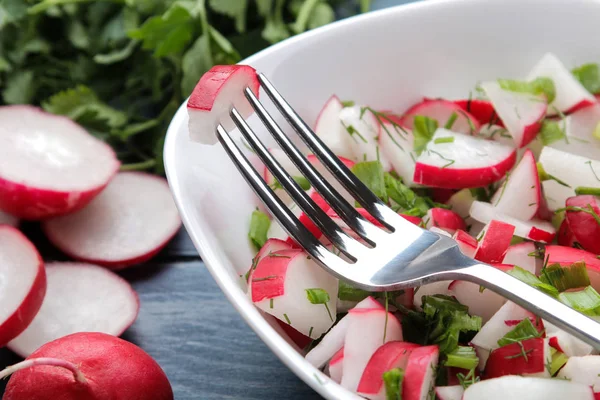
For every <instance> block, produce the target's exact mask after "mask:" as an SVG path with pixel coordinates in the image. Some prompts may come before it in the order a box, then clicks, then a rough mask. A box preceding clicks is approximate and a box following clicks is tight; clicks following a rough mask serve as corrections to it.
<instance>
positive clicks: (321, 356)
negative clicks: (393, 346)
mask: <svg viewBox="0 0 600 400" xmlns="http://www.w3.org/2000/svg"><path fill="white" fill-rule="evenodd" d="M354 308H355V309H376V310H383V309H384V308H383V306H382V305H381V304H379V303H378V302H377V300H375V299H374V298H372V297H371V296H369V297H367V298H365V299H364V300H362V301H361V302H359V303H358V304H357V305H356V306H355V307H354ZM348 321H349V317H348V315H345V316H344V317H343V318H342V319H341V320H339V321H338V323H337V324H335V325H334V326H333V328H331V330H330V331H329V332H327V334H326V335H325V336H323V339H321V341H320V342H319V344H317V345H316V346H315V347H314V348H313V349H312V350H311V351H309V352H308V353H307V354H306V361H308V362H309V363H311V364H312V365H314V366H315V367H316V368H321V367H322V366H323V365H325V363H326V362H327V360H329V359H332V358H333V357H334V356H335V354H336V353H337V352H339V351H340V349H342V347H343V346H344V340H345V339H346V332H347V331H348Z"/></svg>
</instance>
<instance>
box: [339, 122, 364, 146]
mask: <svg viewBox="0 0 600 400" xmlns="http://www.w3.org/2000/svg"><path fill="white" fill-rule="evenodd" d="M342 125H344V123H343V122H342ZM344 128H346V132H348V133H349V134H350V136H352V138H354V135H356V136H358V137H359V139H360V140H362V142H363V143H368V141H367V139H365V137H364V136H363V135H361V134H360V132H359V131H358V130H356V128H354V126H352V125H344Z"/></svg>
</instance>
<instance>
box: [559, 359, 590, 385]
mask: <svg viewBox="0 0 600 400" xmlns="http://www.w3.org/2000/svg"><path fill="white" fill-rule="evenodd" d="M598 371H600V356H584V357H569V360H568V361H567V363H566V364H565V366H564V367H562V369H561V370H560V371H559V372H558V375H557V376H558V377H559V378H563V379H567V380H569V381H572V382H577V383H583V384H584V385H588V386H591V387H592V389H593V390H594V392H600V374H599V373H598Z"/></svg>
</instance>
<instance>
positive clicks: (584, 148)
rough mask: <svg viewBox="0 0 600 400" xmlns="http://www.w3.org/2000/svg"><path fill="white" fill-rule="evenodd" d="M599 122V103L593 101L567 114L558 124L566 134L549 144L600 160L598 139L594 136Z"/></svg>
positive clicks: (568, 151) (599, 141)
mask: <svg viewBox="0 0 600 400" xmlns="http://www.w3.org/2000/svg"><path fill="white" fill-rule="evenodd" d="M598 124H600V105H599V104H598V103H594V104H592V105H590V106H587V107H584V108H582V109H580V110H577V111H576V112H574V113H573V114H570V115H568V116H567V117H566V118H565V119H564V120H563V123H562V124H561V125H560V127H561V128H563V129H564V133H565V134H566V138H565V140H557V141H556V142H553V143H551V144H550V146H552V147H553V148H555V149H559V150H562V151H566V152H567V153H573V154H577V155H579V156H582V157H587V158H591V159H592V160H600V140H599V139H598V138H596V137H595V136H594V132H595V131H596V128H597V127H598Z"/></svg>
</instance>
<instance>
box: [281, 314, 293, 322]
mask: <svg viewBox="0 0 600 400" xmlns="http://www.w3.org/2000/svg"><path fill="white" fill-rule="evenodd" d="M283 318H285V322H287V323H288V325H291V324H292V321H290V317H288V316H287V314H285V313H284V314H283Z"/></svg>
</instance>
